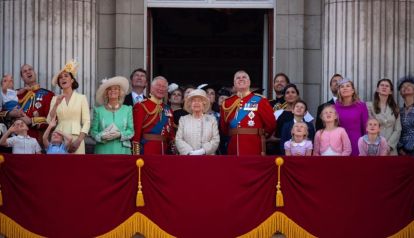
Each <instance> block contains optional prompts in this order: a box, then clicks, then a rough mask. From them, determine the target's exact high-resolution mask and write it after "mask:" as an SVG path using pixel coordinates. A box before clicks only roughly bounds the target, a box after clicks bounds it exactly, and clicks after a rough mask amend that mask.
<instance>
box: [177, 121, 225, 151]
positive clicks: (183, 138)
mask: <svg viewBox="0 0 414 238" xmlns="http://www.w3.org/2000/svg"><path fill="white" fill-rule="evenodd" d="M219 143H220V135H219V132H218V126H217V120H216V118H215V117H214V116H212V115H205V114H204V115H203V117H202V118H200V119H197V118H194V117H193V115H191V114H189V115H186V116H183V117H181V118H180V121H179V123H178V130H177V133H176V135H175V145H176V147H177V150H178V152H179V153H180V155H188V154H189V153H190V152H191V151H193V150H198V149H201V148H203V149H204V150H205V151H206V154H207V155H214V154H215V153H216V150H217V147H218V145H219Z"/></svg>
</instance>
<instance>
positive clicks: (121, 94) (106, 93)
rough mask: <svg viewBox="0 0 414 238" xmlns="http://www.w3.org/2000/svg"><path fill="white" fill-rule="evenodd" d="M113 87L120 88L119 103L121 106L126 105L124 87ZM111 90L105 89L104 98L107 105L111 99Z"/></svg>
mask: <svg viewBox="0 0 414 238" xmlns="http://www.w3.org/2000/svg"><path fill="white" fill-rule="evenodd" d="M113 86H118V87H119V97H118V103H119V104H120V105H122V104H123V103H124V100H125V95H126V92H125V91H124V90H123V89H122V87H121V86H120V85H113ZM109 88H110V87H108V88H106V89H105V93H104V94H103V97H104V103H105V104H107V103H108V101H109V98H108V91H109Z"/></svg>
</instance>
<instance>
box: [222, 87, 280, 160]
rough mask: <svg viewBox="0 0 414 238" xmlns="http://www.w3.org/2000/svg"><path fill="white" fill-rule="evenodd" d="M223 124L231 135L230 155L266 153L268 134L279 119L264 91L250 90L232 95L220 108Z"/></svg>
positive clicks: (228, 134) (223, 128) (224, 129)
mask: <svg viewBox="0 0 414 238" xmlns="http://www.w3.org/2000/svg"><path fill="white" fill-rule="evenodd" d="M220 128H221V132H222V133H223V135H227V136H230V141H229V144H228V148H227V153H228V154H229V155H264V154H265V147H266V146H265V138H264V135H265V134H267V135H271V134H272V133H273V132H274V130H275V128H276V119H275V116H274V115H273V109H272V107H271V106H270V104H269V101H268V100H267V99H266V98H264V97H263V96H261V95H258V94H253V93H250V94H248V95H247V96H245V97H243V98H239V97H238V96H236V95H235V96H232V97H230V98H228V99H226V100H225V101H224V102H223V104H222V106H221V109H220Z"/></svg>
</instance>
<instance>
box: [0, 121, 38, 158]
mask: <svg viewBox="0 0 414 238" xmlns="http://www.w3.org/2000/svg"><path fill="white" fill-rule="evenodd" d="M28 131H29V127H28V126H27V125H26V123H24V122H23V121H22V120H20V119H17V120H16V121H15V122H14V123H13V125H12V126H11V127H10V128H9V129H8V130H7V132H6V133H5V134H3V136H2V137H1V139H0V145H2V146H5V147H12V149H13V150H12V151H13V154H41V153H42V149H41V148H40V145H39V143H38V142H37V140H36V139H35V138H33V137H30V136H29V135H28V134H27V132H28ZM12 133H15V135H14V136H12V137H10V138H9V136H10V135H11V134H12Z"/></svg>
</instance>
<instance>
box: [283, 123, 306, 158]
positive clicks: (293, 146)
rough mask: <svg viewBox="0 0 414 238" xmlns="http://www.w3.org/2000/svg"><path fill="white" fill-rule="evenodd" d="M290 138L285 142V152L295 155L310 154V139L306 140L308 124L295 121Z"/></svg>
mask: <svg viewBox="0 0 414 238" xmlns="http://www.w3.org/2000/svg"><path fill="white" fill-rule="evenodd" d="M291 133H292V139H290V140H288V141H286V142H285V144H284V147H285V154H286V155H295V156H305V155H306V156H310V155H312V141H310V140H308V125H306V123H305V122H296V123H295V124H293V127H292V132H291Z"/></svg>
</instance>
